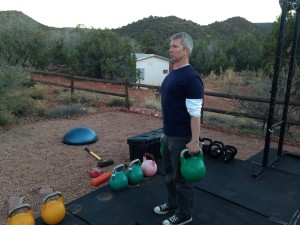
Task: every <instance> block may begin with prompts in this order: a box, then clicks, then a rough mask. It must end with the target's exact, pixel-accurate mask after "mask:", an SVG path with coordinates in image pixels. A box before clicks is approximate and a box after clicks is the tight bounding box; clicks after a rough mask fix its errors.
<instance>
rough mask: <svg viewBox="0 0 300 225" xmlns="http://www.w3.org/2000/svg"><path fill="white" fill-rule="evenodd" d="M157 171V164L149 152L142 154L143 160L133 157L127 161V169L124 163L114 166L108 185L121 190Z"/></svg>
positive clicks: (115, 189)
mask: <svg viewBox="0 0 300 225" xmlns="http://www.w3.org/2000/svg"><path fill="white" fill-rule="evenodd" d="M156 172H157V165H156V162H155V159H154V156H153V155H152V154H149V153H145V154H144V155H143V162H142V163H141V161H140V160H139V159H134V160H132V161H131V162H130V163H129V166H128V169H127V170H126V166H125V165H124V164H119V165H117V166H116V167H114V169H113V171H112V175H111V177H110V179H109V185H110V187H111V189H112V190H114V191H121V190H123V189H125V188H126V187H127V186H128V185H137V184H139V183H140V182H142V180H143V179H144V177H150V176H154V175H155V174H156Z"/></svg>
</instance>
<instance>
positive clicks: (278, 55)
mask: <svg viewBox="0 0 300 225" xmlns="http://www.w3.org/2000/svg"><path fill="white" fill-rule="evenodd" d="M288 8H289V4H288V2H287V1H282V13H281V20H280V30H279V39H278V43H277V53H276V60H275V66H274V77H273V83H272V90H271V99H270V108H269V114H268V115H269V116H268V123H267V131H266V138H265V146H264V155H263V162H262V166H263V167H267V166H268V157H269V151H270V142H271V135H272V124H273V120H274V108H275V101H276V96H277V83H278V76H279V70H280V64H281V58H282V51H283V41H284V30H285V24H286V17H287V12H288Z"/></svg>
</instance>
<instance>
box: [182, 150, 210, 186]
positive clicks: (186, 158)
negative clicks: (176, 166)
mask: <svg viewBox="0 0 300 225" xmlns="http://www.w3.org/2000/svg"><path fill="white" fill-rule="evenodd" d="M180 163H181V167H180V171H181V175H182V177H183V178H184V179H185V180H186V181H189V182H197V181H200V180H202V179H203V178H204V176H205V173H206V166H205V164H204V161H203V153H202V152H201V151H200V152H199V153H197V155H190V154H189V152H188V149H183V150H182V151H181V153H180Z"/></svg>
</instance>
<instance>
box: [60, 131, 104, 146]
mask: <svg viewBox="0 0 300 225" xmlns="http://www.w3.org/2000/svg"><path fill="white" fill-rule="evenodd" d="M98 140H99V138H98V136H97V134H96V133H95V131H93V130H92V129H91V128H89V127H74V128H72V129H70V130H69V131H67V132H66V134H65V135H64V137H63V141H62V142H63V143H65V144H69V145H85V144H92V143H94V142H96V141H98Z"/></svg>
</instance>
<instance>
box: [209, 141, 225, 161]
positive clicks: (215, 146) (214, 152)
mask: <svg viewBox="0 0 300 225" xmlns="http://www.w3.org/2000/svg"><path fill="white" fill-rule="evenodd" d="M223 147H224V143H223V142H221V141H214V142H213V143H211V144H210V145H209V155H210V156H211V157H212V158H213V159H216V158H219V157H220V156H221V155H222V148H223Z"/></svg>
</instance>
